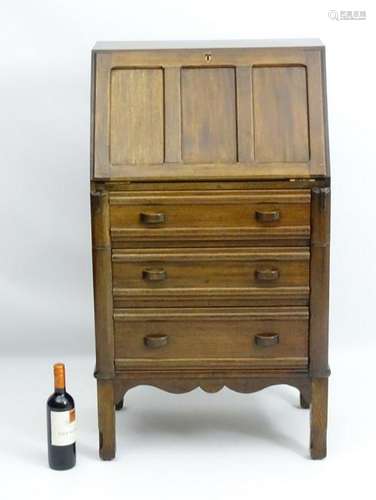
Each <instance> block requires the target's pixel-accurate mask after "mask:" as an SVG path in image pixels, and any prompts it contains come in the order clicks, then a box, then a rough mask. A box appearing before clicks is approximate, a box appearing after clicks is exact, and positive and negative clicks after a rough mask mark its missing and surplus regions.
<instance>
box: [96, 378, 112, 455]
mask: <svg viewBox="0 0 376 500" xmlns="http://www.w3.org/2000/svg"><path fill="white" fill-rule="evenodd" d="M97 390H98V427H99V456H100V457H101V459H102V460H112V459H113V458H114V457H115V402H114V386H113V382H112V380H97Z"/></svg>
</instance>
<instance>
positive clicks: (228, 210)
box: [110, 189, 310, 247]
mask: <svg viewBox="0 0 376 500" xmlns="http://www.w3.org/2000/svg"><path fill="white" fill-rule="evenodd" d="M110 217H111V235H112V242H113V246H114V247H119V246H120V247H121V246H127V244H128V245H129V244H132V242H135V241H138V242H141V243H142V244H143V246H145V245H146V246H147V245H150V246H164V244H165V243H166V242H169V243H173V244H174V245H177V246H179V245H180V246H182V245H187V243H185V242H196V243H195V244H200V245H203V246H205V245H207V246H208V244H210V243H213V242H215V243H216V244H219V245H223V244H224V243H225V244H226V242H228V241H231V242H232V244H236V245H237V246H241V242H244V243H245V244H246V243H247V242H251V243H252V244H255V243H258V244H263V243H264V242H274V244H281V243H283V242H285V243H286V245H308V241H309V235H310V191H309V190H308V189H301V190H291V189H290V190H253V191H252V190H248V191H200V192H190V191H188V192H187V191H182V192H176V191H173V192H158V191H150V192H135V193H132V194H129V193H121V192H120V193H116V192H113V193H111V196H110ZM264 244H265V243H264Z"/></svg>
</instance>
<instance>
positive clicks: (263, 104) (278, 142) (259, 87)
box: [252, 66, 309, 162]
mask: <svg viewBox="0 0 376 500" xmlns="http://www.w3.org/2000/svg"><path fill="white" fill-rule="evenodd" d="M252 74H253V108H254V124H255V157H256V160H257V161H259V162H306V161H308V160H309V142H308V107H307V99H308V96H307V77H306V69H305V68H304V67H291V66H286V67H264V68H263V67H261V68H260V67H258V68H254V69H253V72H252Z"/></svg>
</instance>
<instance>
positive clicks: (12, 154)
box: [0, 0, 376, 499]
mask: <svg viewBox="0 0 376 500" xmlns="http://www.w3.org/2000/svg"><path fill="white" fill-rule="evenodd" d="M329 9H330V10H333V9H336V10H338V11H341V10H349V9H351V10H353V9H356V10H361V11H364V10H365V11H366V16H367V20H365V21H336V20H331V19H329V17H328V10H329ZM375 32H376V23H375V8H374V2H370V1H362V2H361V3H358V2H355V3H354V2H352V3H351V4H350V5H349V3H348V2H345V1H343V2H341V1H340V2H338V1H333V2H330V3H327V2H318V1H316V2H313V1H312V2H309V3H308V2H303V1H301V0H300V1H285V2H278V1H274V2H273V1H270V0H263V1H261V2H253V1H250V0H246V1H241V0H231V1H226V2H224V1H220V0H215V1H209V0H207V1H205V0H200V1H198V0H189V1H187V2H181V1H179V0H159V1H158V0H154V1H153V0H137V1H130V0H123V1H115V0H103V1H98V0H90V1H89V0H88V1H82V0H81V1H80V0H64V1H60V0H33V1H30V0H23V1H22V0H2V2H1V4H0V51H1V57H0V165H1V174H2V175H1V182H2V186H3V188H2V192H1V196H0V219H1V244H0V252H1V254H0V263H1V264H0V308H1V336H0V353H1V354H4V355H6V356H7V357H8V359H9V360H14V361H11V362H10V361H9V363H10V364H9V363H8V365H3V366H1V367H0V371H1V370H5V369H4V366H8V367H11V368H9V370H8V373H9V377H11V376H13V375H12V374H16V373H17V372H18V371H19V369H20V368H21V365H19V364H18V358H17V356H19V355H20V354H22V355H24V356H25V357H26V358H25V359H28V360H29V361H28V362H29V365H30V362H31V361H30V360H32V359H33V358H32V356H36V357H35V360H36V361H35V362H36V363H37V362H38V363H39V362H40V361H37V360H40V356H43V355H45V356H47V358H44V359H48V361H44V362H42V364H41V365H39V366H40V367H42V368H40V372H38V367H36V366H35V369H34V372H33V373H34V375H35V377H39V379H38V378H37V379H36V381H35V384H36V387H38V390H37V389H35V394H33V395H32V396H30V398H31V399H30V401H32V400H33V399H34V397H35V398H39V397H44V396H47V392H46V391H48V390H49V389H48V388H49V387H50V380H49V378H47V380H46V373H47V374H48V377H49V367H50V361H53V360H56V359H58V358H63V359H66V360H68V362H69V361H70V360H73V357H71V356H73V355H76V354H82V355H88V356H89V357H90V359H91V360H92V359H93V358H94V332H93V301H92V281H91V242H90V225H89V224H90V217H89V103H90V99H89V92H90V50H91V48H92V46H93V45H94V43H95V41H96V40H153V39H154V40H164V39H236V38H238V39H247V38H302V37H303V38H304V37H308V38H311V37H320V38H321V39H322V40H323V42H324V43H325V45H326V47H327V85H328V106H329V113H328V114H329V132H330V152H331V170H332V196H333V198H332V264H331V320H330V323H331V355H330V357H331V365H332V368H333V377H332V386H334V387H336V390H334V391H333V392H332V393H331V394H332V396H331V398H332V399H331V401H332V402H333V410H332V411H333V414H335V418H334V417H333V420H334V423H333V425H332V427H329V429H330V431H331V432H332V436H333V437H332V446H331V448H329V453H332V454H333V455H332V456H334V457H337V459H338V460H337V462H336V464H337V465H336V466H337V469H336V470H337V472H338V481H339V482H341V481H342V480H343V479H344V477H345V475H346V471H347V470H348V474H353V473H354V469H355V470H356V468H357V465H358V466H359V467H360V466H361V464H362V460H364V463H365V462H366V460H365V458H364V454H363V451H362V450H363V449H366V448H367V442H368V440H373V446H374V444H375V441H376V439H375V432H374V431H373V434H372V435H368V437H366V434H364V435H363V437H362V438H360V437H357V438H356V439H355V438H354V440H353V441H351V437H353V433H354V432H355V429H357V432H361V430H362V429H363V431H364V432H365V433H366V432H367V425H366V422H367V421H368V422H369V425H370V427H372V428H373V427H374V425H373V424H372V423H371V421H370V420H369V418H370V415H371V416H372V415H374V410H375V406H373V411H372V407H369V406H368V405H369V404H372V399H373V398H372V396H373V393H374V387H372V386H371V384H370V380H371V377H372V375H373V374H372V371H369V372H367V371H366V367H367V366H368V365H367V363H366V361H367V359H368V360H369V364H370V365H371V364H372V356H371V354H372V353H373V352H374V349H375V346H376V342H375V337H376V334H375V326H374V321H373V319H374V308H375V304H376V292H375V286H374V284H375V283H376V266H375V256H376V236H375V221H376V217H375V212H376V210H375V183H376V168H375V160H374V156H375V155H374V151H373V149H374V147H375V138H374V136H375V131H376V130H375V116H376V109H375V88H376V81H375V69H374V66H375V64H374V61H375V46H376V43H375V42H376V39H375V38H376V36H375ZM37 356H38V357H37ZM71 362H72V365H74V362H73V361H71ZM43 363H45V364H44V365H43ZM370 365H369V366H370ZM30 366H32V365H30ZM75 366H76V368H74V367H73V368H72V377H71V380H72V385H74V384H73V379H74V377H73V374H74V375H75V376H76V377H77V378H76V385H75V389H76V391H78V392H79V391H82V393H84V392H85V394H86V393H87V391H86V389H85V388H84V386H82V387H81V386H80V385H79V383H80V381H79V380H78V379H79V377H82V376H83V374H85V377H91V369H92V365H91V362H87V363H86V364H85V365H83V366H85V370H83V369H80V368H79V366H81V365H78V364H77V365H75ZM353 368H354V369H355V371H356V373H357V376H356V377H355V376H351V372H350V370H351V369H353ZM12 370H14V371H12ZM47 370H48V371H47ZM37 374H38V375H37ZM4 375H5V372H4V371H3V373H2V375H1V376H2V379H1V382H0V383H4V382H5V380H4V378H3V377H4ZM9 380H11V379H9ZM9 380H8V384H7V386H8V389H9V391H10V392H9V394H10V395H13V396H14V393H15V391H16V387H15V386H14V388H13V389H12V385H11V384H12V382H10V383H9ZM85 380H86V379H85ZM88 380H89V379H88ZM90 380H91V379H90ZM362 381H363V382H366V383H367V384H369V385H368V386H365V387H364V388H363V389H362V390H360V389H359V386H358V385H357V384H360V383H362ZM38 383H39V385H38ZM17 387H18V386H17ZM19 387H20V388H21V389H22V387H25V386H22V385H20V386H19ZM85 387H86V386H85ZM90 387H91V389H90V390H91V391H93V388H94V382H92V386H90ZM38 391H39V392H38ZM137 391H138V389H137ZM3 394H4V393H3ZM135 394H136V392H135ZM137 394H138V393H137ZM143 394H146V393H143ZM147 394H149V393H147ZM152 394H153V395H154V392H153V393H152ZM288 394H290V393H288ZM361 394H362V397H361V396H360V395H361ZM13 396H12V397H13ZM367 396H368V397H367ZM9 397H11V396H9ZM17 397H19V396H17ZM85 397H86V396H85ZM87 397H88V399H87V401H88V405H90V409H88V415H90V419H92V420H90V425H89V428H90V432H91V434H90V438H88V442H90V445H89V449H90V450H91V451H90V453H88V454H87V455H88V456H87V460H88V461H89V463H95V464H96V466H97V467H99V465H100V466H101V467H102V469H100V468H98V469H97V470H98V471H99V470H101V471H103V470H104V469H103V467H107V466H104V465H103V464H99V463H98V464H97V461H96V458H94V457H95V455H96V451H95V450H96V445H97V443H96V433H95V432H96V431H95V425H96V424H95V396H94V392H90V399H89V396H87ZM148 397H149V396H148ZM158 397H160V398H162V399H155V405H158V404H159V403H157V401H163V402H164V404H170V405H172V404H173V403H168V402H169V401H170V399H168V396H167V395H163V396H162V395H160V396H158ZM181 397H182V398H183V396H181ZM187 397H188V396H187ZM192 397H193V396H192ZM201 397H204V396H200V398H201ZM207 397H208V396H207ZM217 397H218V398H219V397H220V396H219V395H218V396H217ZM226 397H227V396H226ZM231 397H232V398H235V396H231ZM255 397H256V396H255ZM257 397H258V396H257ZM82 398H84V396H82ZM150 398H151V396H150ZM155 398H157V397H156V396H155ZM163 398H164V399H163ZM37 400H38V404H40V400H39V399H37ZM81 401H83V399H82V400H81ZM89 401H90V403H89ZM140 401H141V400H140ZM150 401H152V399H150ZM171 401H175V399H173V400H171ZM199 401H201V399H200V400H199ZM203 401H207V400H206V399H203ZM219 401H220V400H219ZM229 401H230V400H229ZM236 401H239V400H238V399H232V400H231V404H235V403H236ZM242 401H243V400H242ZM12 404H13V403H12V402H10V405H11V406H10V408H12ZM140 404H141V403H140ZM196 404H198V406H199V405H200V404H201V402H198V400H196ZM202 404H204V403H202ZM205 404H206V403H205ZM373 404H374V403H373ZM363 405H364V406H363ZM193 407H194V406H193ZM147 408H148V405H147V404H146V403H145V411H147ZM38 411H39V410H38ZM198 411H199V410H198ZM234 411H235V410H234ZM260 411H261V410H260ZM273 411H274V409H273ZM275 411H277V410H275ZM345 413H346V416H345ZM39 417H40V415H39V413H36V414H35V418H37V419H38V418H39ZM11 418H12V417H11V416H9V419H11ZM41 418H43V419H44V415H43V413H42V417H41ZM124 418H125V417H124ZM213 418H214V419H215V417H213ZM301 418H303V417H301ZM307 418H308V417H307ZM156 419H157V420H158V417H156ZM367 419H368V420H367ZM9 421H10V420H9ZM15 422H17V420H15ZM22 422H23V421H22V420H19V423H20V425H21V426H22V425H26V424H25V423H22ZM170 423H171V426H172V427H173V423H172V422H171V421H170ZM217 423H218V422H217ZM144 424H145V422H144ZM153 424H154V422H153V421H150V426H149V427H148V424H145V425H146V427H145V426H144V428H142V429H141V430H142V431H144V430H145V428H147V429H148V431H149V434H148V437H149V438H150V437H151V436H152V435H153V433H152V430H151V429H153ZM7 425H8V424H7ZM9 425H10V424H9ZM14 425H15V424H14ZM38 425H40V427H38V431H35V432H36V435H37V436H38V432H40V433H42V434H41V435H42V438H43V439H44V435H43V432H44V427H43V426H44V420H43V423H42V424H38ZM228 425H230V424H228ZM271 425H272V424H271ZM304 425H306V424H304ZM307 425H308V423H307ZM90 426H92V427H90ZM193 427H194V426H193ZM208 427H210V424H208ZM234 427H236V422H235V424H234ZM2 428H4V429H8V427H6V426H5V427H4V425H3V424H2ZM198 428H199V423H197V428H195V431H197V429H198ZM289 428H290V427H289V422H288V421H287V422H286V433H288V432H289ZM368 429H369V428H368ZM10 430H11V428H9V431H10ZM191 430H192V433H193V434H194V432H193V431H194V429H191ZM290 430H291V429H290ZM13 431H14V433H16V432H17V429H16V428H13ZM138 431H140V429H139V428H137V425H136V428H135V432H136V436H137V435H138V434H137V432H138ZM156 431H158V426H157V429H156ZM159 431H161V428H159ZM164 431H165V434H164V436H163V439H166V432H167V430H166V429H164ZM140 432H141V431H140ZM162 434H163V432H162ZM256 434H257V433H256ZM13 435H14V434H12V433H11V432H10V436H13ZM93 436H94V438H93ZM124 436H125V437H124V441H125V443H126V442H127V437H126V433H125V434H124ZM334 436H335V437H336V441H335V439H334ZM272 437H273V436H272ZM42 438H41V439H42ZM231 439H232V438H231ZM136 441H137V439H136ZM269 441H272V439H270V440H269ZM334 441H335V443H336V445H335V444H334ZM350 441H351V445H350ZM345 442H346V443H348V445H349V448H347V445H346V446H345V444H344V443H345ZM359 442H361V444H359ZM12 443H13V438H12V439H11V440H10V441H9V446H10V447H11V446H12ZM25 443H27V439H26V441H23V444H24V445H25ZM38 443H39V441H38ZM340 443H342V445H341V444H340ZM358 444H359V446H363V447H364V448H359V449H358V448H357V446H358ZM42 445H43V446H44V443H42V444H41V445H36V448H37V449H38V450H39V451H38V453H41V455H40V459H41V463H44V461H45V457H44V456H43V454H42V452H41V451H40V450H42V449H44V448H43V446H42ZM269 445H270V442H269ZM25 446H26V445H25ZM138 446H139V443H138ZM186 446H187V443H186V442H184V444H183V447H186ZM40 447H41V448H40ZM90 447H91V448H90ZM125 447H126V446H125ZM209 448H210V443H209ZM131 449H132V448H131ZM152 449H153V450H154V452H156V447H154V448H152ZM25 450H26V451H25V455H24V457H25V460H24V462H22V460H21V459H20V460H21V463H22V464H23V465H25V463H27V462H32V461H33V458H36V457H33V456H32V455H30V454H28V450H29V449H28V448H27V447H26V448H25ZM136 450H137V446H135V447H134V448H133V460H136V461H137V458H134V455H135V454H137V451H136ZM147 450H148V447H147V446H146V445H145V450H144V451H145V454H146V455H145V454H144V455H143V456H142V457H143V459H145V457H146V456H147V453H148V452H147ZM190 450H191V451H190V452H191V453H196V452H197V450H195V451H192V450H193V448H192V447H191V448H190ZM221 450H222V451H224V450H226V448H225V447H224V448H221ZM350 450H352V452H353V458H352V460H353V462H346V458H345V457H346V454H347V453H348V452H350ZM370 451H372V447H371V449H370ZM217 452H218V450H216V453H217ZM356 452H357V453H358V458H357V459H356V462H354V460H355V458H354V457H355V453H356ZM265 453H266V455H265V457H264V459H265V461H266V462H267V463H268V464H269V461H268V460H269V459H268V457H269V455H268V451H266V452H265ZM280 454H281V456H280V457H279V459H278V461H277V462H275V467H276V468H277V469H279V468H280V467H281V462H284V460H285V459H284V455H283V453H282V452H280ZM38 456H39V455H38ZM131 456H132V453H131ZM142 457H141V458H142ZM204 457H206V455H204ZM255 457H256V456H255ZM18 458H20V457H19V456H18ZM181 458H182V457H180V458H179V460H181ZM191 458H192V457H191ZM124 459H125V460H126V461H127V460H128V459H129V461H131V460H132V458H129V457H128V458H127V455H126V449H124ZM139 459H140V458H139ZM161 459H162V460H163V461H164V464H165V465H166V466H169V465H170V464H169V461H168V457H167V456H166V457H165V456H164V455H163V456H162V458H161ZM192 459H193V458H192ZM255 459H257V457H256V458H255ZM38 460H39V458H38ZM38 460H37V462H38ZM205 460H206V459H205ZM207 460H209V461H210V460H211V459H210V458H207ZM298 460H301V457H300V456H298ZM370 460H371V459H370ZM205 463H206V462H205ZM205 463H204V464H203V465H205ZM270 463H272V462H270ZM294 463H295V462H294ZM296 463H297V462H296ZM328 463H330V462H326V464H327V465H326V466H325V465H321V466H320V467H326V468H324V469H310V470H311V471H317V472H318V471H320V472H319V474H324V475H325V478H326V479H328V478H330V477H331V474H332V472H333V470H332V469H331V468H330V467H329V466H328ZM286 464H287V465H286ZM288 464H289V462H288V461H287V462H286V463H285V464H284V465H285V466H287V467H288ZM123 465H126V464H123ZM217 465H218V467H219V469H216V470H217V472H218V473H220V474H221V473H222V472H221V468H220V467H221V464H217ZM303 465H304V467H307V461H305V462H304V464H303ZM185 466H186V465H185ZM113 467H114V466H113ZM234 467H235V465H234ZM299 467H303V466H301V465H299ZM312 467H317V466H316V464H315V465H312ZM328 467H329V468H328ZM346 467H347V468H346ZM362 467H363V465H362ZM146 469H147V467H146ZM146 469H145V470H146ZM106 470H109V468H108V467H107V468H106ZM116 470H118V471H119V469H115V468H112V469H111V471H112V472H111V474H114V472H113V471H116ZM128 470H129V469H128ZM226 470H227V472H226V474H228V467H227V468H226ZM298 470H299V471H300V472H299V474H303V476H304V472H302V470H301V469H298ZM214 473H215V471H214ZM244 473H245V474H246V471H244ZM72 474H76V472H72ZM138 474H141V476H140V477H142V460H141V462H140V469H139V470H138ZM258 474H259V475H258V477H259V483H258V489H259V490H260V491H263V484H269V483H268V475H267V474H266V475H265V476H263V475H262V471H261V472H260V471H259V472H258ZM260 474H261V475H260ZM136 476H137V471H136ZM136 476H135V477H136ZM54 477H56V476H54ZM111 477H112V476H111ZM137 477H138V476H137ZM178 477H180V476H178ZM304 477H305V476H304ZM320 477H321V476H320ZM333 477H334V476H333ZM348 477H349V476H348ZM260 478H262V479H260ZM310 478H311V483H310V484H311V485H316V486H317V487H318V483H317V482H315V476H311V477H310ZM316 478H317V476H316ZM369 478H372V474H369ZM81 479H82V478H81ZM139 479H140V478H139ZM162 479H163V471H162V475H161V481H162ZM188 479H189V478H187V480H188ZM190 479H191V480H192V478H190ZM217 479H218V478H217ZM360 479H361V478H360ZM360 479H359V481H360ZM93 480H94V479H93ZM242 480H244V475H243V476H242ZM141 481H142V479H141ZM260 481H261V483H260ZM262 481H265V483H263V482H262ZM290 481H291V487H292V486H293V485H294V484H295V483H294V475H292V476H291V477H290ZM312 481H313V482H312ZM354 481H355V477H354ZM162 483H163V481H162ZM330 484H331V487H332V488H333V489H334V488H335V487H336V485H335V484H334V483H330ZM341 484H342V483H341ZM81 486H82V485H81ZM135 487H137V484H136V485H135ZM205 487H206V490H205ZM312 487H313V486H312ZM203 488H204V490H203V491H204V492H205V491H206V493H205V495H204V496H203V497H202V498H210V496H211V495H210V491H212V490H210V487H209V486H208V485H206V486H205V484H204V485H203ZM32 491H36V490H32ZM97 491H101V487H100V486H99V487H98V490H97ZM127 491H130V490H128V488H126V490H125V492H124V494H128V493H127ZM187 491H189V492H191V493H192V491H191V490H189V489H188V490H187ZM229 491H230V490H229ZM348 491H350V490H348ZM354 491H355V484H354ZM248 492H249V491H248ZM312 492H313V490H312ZM154 493H155V491H154V492H153V494H154ZM165 493H166V492H165ZM170 493H171V498H174V495H175V493H174V492H173V491H172V490H171V492H170ZM238 493H239V495H238V498H243V496H242V495H241V492H239V491H238ZM243 493H244V498H245V497H246V496H247V495H245V492H243ZM278 493H281V491H278ZM295 493H296V494H297V495H298V494H300V495H303V494H304V493H307V494H309V491H307V490H306V489H305V487H304V485H303V486H300V487H297V488H296V491H295ZM337 493H338V489H337ZM150 494H152V493H150ZM216 494H217V498H218V495H219V496H220V493H219V492H218V491H217V493H216ZM180 495H182V491H181V489H180ZM167 496H168V495H167ZM214 496H215V495H214V494H213V497H214ZM196 497H197V498H201V497H200V495H199V494H197V493H196ZM4 498H5V497H4ZM6 498H7V499H8V498H11V496H7V497H6ZM15 498H16V497H15ZM71 498H73V497H72V496H71ZM145 498H147V496H145ZM165 498H167V497H166V496H165Z"/></svg>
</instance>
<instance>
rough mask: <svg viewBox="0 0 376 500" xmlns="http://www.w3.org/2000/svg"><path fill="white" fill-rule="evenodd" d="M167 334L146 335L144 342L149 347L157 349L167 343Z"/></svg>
mask: <svg viewBox="0 0 376 500" xmlns="http://www.w3.org/2000/svg"><path fill="white" fill-rule="evenodd" d="M167 342H168V336H167V335H160V334H155V335H147V336H146V337H144V344H145V345H146V347H150V349H158V348H159V347H164V346H165V345H167Z"/></svg>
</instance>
